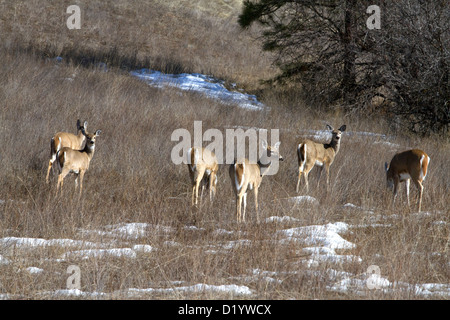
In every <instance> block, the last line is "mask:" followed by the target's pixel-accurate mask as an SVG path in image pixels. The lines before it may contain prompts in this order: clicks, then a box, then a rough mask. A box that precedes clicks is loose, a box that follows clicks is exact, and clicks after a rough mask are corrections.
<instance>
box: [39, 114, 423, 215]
mask: <svg viewBox="0 0 450 320" xmlns="http://www.w3.org/2000/svg"><path fill="white" fill-rule="evenodd" d="M327 129H329V130H331V135H332V137H331V141H330V142H329V143H317V142H314V141H311V140H303V141H301V142H300V143H299V144H298V145H297V156H298V180H297V187H296V191H297V193H298V192H299V185H300V179H301V177H302V175H303V176H304V179H305V187H306V191H307V192H308V190H309V185H308V174H309V172H310V171H311V169H312V168H313V167H314V166H318V167H319V168H320V171H319V181H320V175H321V172H322V170H323V168H325V172H326V177H327V189H328V186H329V171H330V166H331V165H332V163H333V161H334V159H335V157H336V155H337V153H338V152H339V148H340V142H341V136H342V132H344V131H345V129H346V126H345V125H343V126H341V127H340V128H339V129H337V130H335V129H333V128H332V127H331V126H329V125H327ZM77 131H78V134H77V135H74V134H71V133H67V132H59V133H57V134H56V135H55V136H54V137H53V138H52V139H51V158H50V161H49V164H48V169H47V177H46V181H47V183H48V182H49V174H50V170H51V169H52V166H53V163H54V162H55V161H56V163H57V167H58V169H59V176H58V183H57V189H56V190H57V191H56V192H57V194H58V191H59V190H60V188H62V186H63V181H64V178H65V177H66V176H67V175H68V174H69V173H74V174H75V175H77V178H78V176H79V178H80V188H79V189H80V190H79V195H80V196H81V192H82V188H83V177H84V174H85V172H86V170H88V169H89V163H90V162H91V160H92V157H93V156H94V150H95V140H96V138H97V137H98V136H99V134H100V133H101V130H97V131H96V132H95V133H93V134H90V133H88V132H87V121H85V122H84V123H83V125H81V122H80V120H78V121H77ZM83 145H84V147H83ZM279 148H280V142H277V143H276V144H275V145H274V146H269V145H267V142H266V141H265V140H263V141H262V150H263V152H262V156H261V157H260V159H259V161H258V162H257V163H251V162H250V161H249V160H248V159H247V158H243V159H237V160H235V162H234V164H232V165H230V167H229V174H230V178H231V184H232V187H233V190H234V193H235V196H236V216H237V220H238V222H240V221H241V220H242V221H245V208H246V206H247V190H249V189H250V190H252V189H253V192H254V200H255V208H256V213H257V220H259V216H258V189H259V187H260V185H261V181H262V178H263V176H264V174H265V172H266V170H268V168H269V167H270V166H271V162H270V159H277V158H278V160H279V161H283V157H282V156H281V155H280V151H279ZM263 158H264V159H263ZM187 163H188V169H189V175H190V177H191V182H192V200H191V201H192V206H195V205H197V204H198V198H199V190H200V189H201V190H200V192H201V193H203V190H204V189H208V190H209V196H210V201H212V200H213V199H214V196H215V194H216V185H217V173H218V170H219V162H218V160H217V157H216V155H215V154H214V153H213V152H212V151H210V150H209V149H207V148H199V147H193V148H190V149H189V151H188V159H187ZM429 163H430V157H429V156H428V155H427V154H426V153H425V152H423V151H422V150H419V149H412V150H408V151H404V152H401V153H398V154H396V155H395V156H394V157H393V158H392V160H391V162H390V164H389V165H388V164H387V163H385V169H386V179H387V185H388V187H389V188H391V189H393V195H394V196H393V203H394V201H395V198H396V196H397V191H398V185H399V183H400V182H405V184H406V196H407V200H408V205H409V184H410V180H412V181H413V183H414V184H415V185H416V187H417V189H418V191H419V196H418V209H419V211H420V210H421V205H422V193H423V185H422V183H423V180H424V179H425V177H426V175H427V169H428V164H429ZM77 178H76V179H75V189H76V188H77V185H78V182H77ZM242 206H243V209H244V211H243V213H242V212H241V208H242Z"/></svg>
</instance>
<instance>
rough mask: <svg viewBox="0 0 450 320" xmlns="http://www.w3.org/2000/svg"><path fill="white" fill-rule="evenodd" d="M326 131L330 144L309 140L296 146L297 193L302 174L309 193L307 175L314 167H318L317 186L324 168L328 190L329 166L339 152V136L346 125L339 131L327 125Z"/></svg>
mask: <svg viewBox="0 0 450 320" xmlns="http://www.w3.org/2000/svg"><path fill="white" fill-rule="evenodd" d="M327 129H329V130H331V141H330V143H316V142H314V141H311V140H305V141H303V142H301V143H299V144H298V146H297V156H298V180H297V188H296V191H297V193H298V189H299V184H300V178H301V177H302V174H304V176H305V185H306V192H308V191H309V185H308V174H309V172H310V171H311V169H312V168H313V167H314V166H315V165H316V166H319V167H320V171H319V178H318V181H317V185H319V182H320V176H321V174H322V170H323V168H324V167H325V171H326V174H327V190H328V186H329V182H330V181H329V179H330V166H331V164H332V163H333V161H334V158H335V157H336V155H337V153H338V152H339V148H340V144H341V135H342V132H344V131H345V129H346V125H342V126H341V127H340V128H339V129H337V130H334V129H333V127H331V126H330V125H328V124H327Z"/></svg>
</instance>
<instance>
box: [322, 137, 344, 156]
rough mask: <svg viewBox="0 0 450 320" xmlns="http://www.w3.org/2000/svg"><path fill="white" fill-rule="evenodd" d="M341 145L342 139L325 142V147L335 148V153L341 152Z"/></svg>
mask: <svg viewBox="0 0 450 320" xmlns="http://www.w3.org/2000/svg"><path fill="white" fill-rule="evenodd" d="M340 146H341V143H340V140H335V139H333V140H331V141H330V143H327V144H324V145H323V147H324V148H325V149H330V148H331V149H333V150H334V153H338V152H339V148H340Z"/></svg>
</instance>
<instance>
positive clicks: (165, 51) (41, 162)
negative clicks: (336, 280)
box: [0, 1, 450, 299]
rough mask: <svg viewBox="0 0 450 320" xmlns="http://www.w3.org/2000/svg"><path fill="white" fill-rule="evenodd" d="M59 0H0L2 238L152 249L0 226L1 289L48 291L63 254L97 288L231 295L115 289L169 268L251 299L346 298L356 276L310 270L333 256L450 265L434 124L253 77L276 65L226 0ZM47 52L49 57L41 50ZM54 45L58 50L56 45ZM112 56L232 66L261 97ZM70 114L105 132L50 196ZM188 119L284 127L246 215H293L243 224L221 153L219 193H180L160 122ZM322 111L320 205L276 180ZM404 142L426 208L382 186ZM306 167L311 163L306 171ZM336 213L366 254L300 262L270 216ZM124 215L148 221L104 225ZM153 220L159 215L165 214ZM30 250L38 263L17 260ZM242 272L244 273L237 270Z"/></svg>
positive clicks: (154, 284)
mask: <svg viewBox="0 0 450 320" xmlns="http://www.w3.org/2000/svg"><path fill="white" fill-rule="evenodd" d="M68 3H69V2H67V1H66V2H63V3H62V4H58V5H53V4H52V5H46V6H43V5H41V4H42V1H14V2H13V3H12V2H11V3H10V2H8V3H2V4H0V6H3V8H2V10H1V13H0V14H1V17H0V18H1V20H2V25H1V28H2V31H1V32H2V35H5V41H4V42H3V45H2V47H1V48H0V61H2V62H1V66H0V110H1V112H0V146H1V151H0V163H1V173H0V199H1V200H2V202H1V203H0V240H1V239H4V238H6V237H23V238H27V237H31V238H42V239H76V240H84V241H90V242H93V243H102V244H108V243H111V245H114V247H115V248H121V247H123V248H125V247H130V246H134V245H137V244H139V245H149V246H151V247H152V248H157V250H156V251H151V252H150V253H138V255H137V257H136V258H135V259H127V258H124V257H100V258H98V257H95V258H90V259H82V258H80V257H77V256H74V257H72V256H67V257H66V258H65V259H63V261H58V260H56V259H60V258H61V256H63V255H64V254H66V253H67V252H68V251H70V250H80V249H83V246H77V247H76V249H72V248H65V247H61V246H54V245H53V246H52V245H49V246H42V247H38V248H34V249H27V248H26V247H25V248H23V247H20V246H16V245H6V244H5V243H3V242H2V244H0V256H2V257H4V258H6V259H8V260H9V261H10V263H8V264H0V294H1V295H8V296H10V297H12V298H27V299H43V298H48V297H52V296H51V294H50V293H49V292H51V291H54V290H57V289H65V288H66V279H67V276H68V275H67V274H66V269H67V267H68V265H71V264H75V265H78V266H79V267H80V269H81V270H82V272H81V290H82V291H84V292H103V293H107V294H110V296H108V297H110V298H134V297H136V298H153V299H154V298H171V299H186V298H187V299H195V298H202V299H205V298H208V299H209V298H211V299H216V298H224V299H228V298H235V296H233V295H231V294H227V293H210V292H208V291H207V292H198V293H195V294H192V293H186V292H165V291H161V292H150V293H147V294H143V295H137V296H133V295H131V294H130V292H129V291H128V289H129V288H138V289H139V288H141V289H144V288H173V287H174V286H175V283H176V281H180V282H181V283H182V284H183V285H193V284H197V283H207V284H215V285H221V284H230V283H233V284H244V285H246V286H248V287H250V288H251V290H252V291H253V293H254V294H253V295H252V296H251V298H258V299H316V298H318V299H329V298H346V299H347V298H359V296H358V295H357V294H355V293H352V291H351V290H350V291H348V292H346V293H340V292H334V291H330V290H329V289H327V288H328V287H329V286H331V285H333V281H332V280H330V279H329V278H327V277H324V276H323V273H315V272H311V271H324V272H325V271H326V270H329V269H330V268H334V269H337V270H340V271H346V272H349V273H352V274H361V273H364V272H365V271H366V269H367V267H368V266H369V265H373V264H376V265H379V266H380V268H381V271H382V275H383V276H384V277H386V278H387V279H389V280H390V281H391V282H394V281H404V282H407V283H410V284H416V283H430V282H433V283H448V282H449V278H450V275H449V265H448V248H449V236H450V234H449V228H448V225H449V215H448V208H449V207H450V202H449V197H448V189H449V181H450V176H449V171H448V170H447V167H448V159H449V158H450V148H449V145H448V141H447V140H446V139H447V138H446V137H443V138H440V137H433V138H426V139H419V138H416V137H412V136H402V135H401V134H399V135H395V136H393V135H392V132H390V131H389V129H388V128H387V126H386V125H384V123H383V121H382V120H380V119H372V118H364V117H362V116H359V115H355V114H353V115H350V116H349V115H342V114H323V113H320V112H319V111H316V110H312V109H310V108H309V107H308V105H307V103H305V102H302V101H300V100H299V99H298V92H296V90H292V91H289V90H287V89H285V90H284V89H277V88H263V87H259V86H258V85H257V79H262V78H265V76H266V75H267V74H269V73H270V72H271V67H270V65H269V63H268V62H267V60H266V59H265V58H264V57H263V55H262V54H261V53H260V52H259V50H258V49H257V45H253V44H252V43H251V37H249V35H242V34H241V33H240V31H239V29H238V27H237V24H236V22H234V21H235V18H236V15H234V16H230V17H225V18H223V17H214V16H211V15H210V14H209V13H207V12H204V11H201V10H198V11H196V10H194V9H191V8H188V7H185V8H184V9H182V8H180V7H178V6H176V5H174V4H172V6H173V8H172V9H170V8H169V6H166V5H165V4H162V2H145V6H144V2H140V1H133V2H128V1H89V2H87V1H86V2H80V3H82V5H81V6H85V7H84V8H85V9H84V10H85V11H84V12H85V18H84V19H85V20H84V22H83V27H82V29H81V30H77V31H73V32H71V31H70V30H67V29H65V28H64V27H61V26H60V25H61V24H64V23H65V20H64V17H65V15H64V12H65V8H66V7H67V5H68ZM149 3H152V4H149ZM48 48H50V51H46V50H47V49H48ZM111 48H115V50H117V51H115V52H114V54H109V57H111V58H114V57H116V58H117V63H112V62H111V63H109V62H110V61H105V62H106V63H107V64H108V66H110V67H109V68H108V70H107V71H105V70H103V69H101V68H98V67H96V66H95V63H92V64H82V63H81V62H80V61H81V60H80V59H81V57H86V59H89V58H92V57H99V58H98V59H99V60H98V61H93V62H100V57H101V58H104V57H108V52H109V53H111V51H110V49H111ZM88 53H89V54H91V55H88ZM46 54H48V57H47V58H48V59H46V58H43V57H44V56H45V55H46ZM56 55H60V56H62V57H63V61H62V62H56V61H54V60H53V59H52V58H54V56H56ZM133 59H135V60H133ZM113 60H114V59H113ZM120 61H122V62H124V61H127V62H128V61H136V63H130V64H129V65H130V66H132V67H133V66H139V65H145V64H146V63H149V65H146V67H151V68H158V67H160V68H161V69H165V70H171V71H173V70H174V69H170V68H169V67H168V66H169V65H170V66H172V68H173V66H174V62H176V64H177V65H179V66H181V70H182V71H194V72H204V73H208V74H213V75H216V76H218V77H221V78H223V79H227V80H232V81H237V82H238V83H239V85H241V86H242V87H246V88H253V89H255V88H258V89H260V90H261V91H260V93H261V94H260V96H259V97H260V99H261V100H262V101H263V102H264V103H265V104H267V105H269V106H271V109H270V110H268V111H264V112H255V111H248V110H244V109H240V108H239V107H237V106H225V105H222V104H220V103H219V102H217V101H215V100H211V99H208V98H206V97H203V96H201V95H198V94H194V93H190V92H182V93H180V91H178V90H176V89H156V88H152V87H150V86H148V85H147V84H145V83H143V82H141V81H139V80H138V79H136V78H134V77H132V76H131V75H130V74H129V73H128V72H127V71H128V70H127V69H125V68H124V66H123V65H122V66H121V63H119V62H120ZM120 67H122V68H120ZM77 119H86V120H87V121H88V122H89V127H91V128H100V129H101V130H102V136H101V137H100V138H99V139H98V141H97V143H96V153H95V157H94V158H93V159H92V161H91V163H90V168H89V173H88V174H87V175H86V176H85V180H84V181H85V182H84V188H83V196H82V197H81V199H79V198H78V195H77V194H76V193H74V192H73V189H72V188H73V185H72V181H69V180H70V179H73V178H69V177H67V178H66V180H67V182H66V183H65V185H64V189H63V190H62V191H63V194H62V195H61V196H57V197H55V191H56V175H53V177H52V179H51V181H50V182H51V183H50V184H49V185H47V184H46V183H45V175H46V170H47V164H48V157H49V153H50V149H49V144H50V139H51V137H52V136H53V135H54V134H55V133H56V132H58V131H67V132H73V133H75V129H76V128H75V126H74V124H75V122H76V120H77ZM194 120H201V121H203V130H204V131H205V130H206V129H208V128H217V129H219V130H223V131H225V129H226V128H230V127H233V126H244V127H257V128H267V129H280V141H281V146H280V153H282V154H283V157H284V162H282V163H280V170H279V172H278V174H277V175H275V176H270V177H266V178H265V180H264V181H263V183H262V185H261V187H260V189H259V199H260V208H259V210H260V211H259V217H260V219H261V220H262V221H264V219H266V218H268V217H271V216H280V217H283V216H289V217H292V218H295V219H297V220H296V221H297V222H289V221H288V222H273V223H268V222H263V223H259V224H258V223H256V215H255V214H254V211H253V208H252V206H249V207H250V208H248V210H247V222H246V223H241V224H238V223H237V222H236V219H235V203H234V196H233V191H232V188H231V183H230V181H229V177H228V174H227V171H228V167H227V166H225V165H221V166H220V168H219V172H218V184H217V192H216V197H215V202H214V204H213V205H211V204H210V203H209V201H204V202H203V204H202V205H201V206H199V208H198V209H196V210H194V209H192V208H191V192H192V189H191V185H190V181H189V176H188V172H187V169H186V166H185V165H179V166H176V165H174V164H173V163H172V162H171V159H170V152H171V150H172V148H173V146H174V145H175V143H176V142H173V141H171V140H170V136H171V133H172V132H173V130H175V129H177V128H186V129H188V130H189V131H192V129H193V123H194ZM326 123H329V124H331V125H335V126H336V125H338V124H341V123H346V124H347V131H346V132H345V133H343V140H342V144H341V147H340V151H339V154H338V155H337V156H336V159H335V161H334V163H333V170H332V172H331V177H330V188H329V191H328V192H326V188H323V186H324V185H322V186H320V187H319V188H318V189H315V188H311V190H310V192H309V195H311V196H314V197H315V198H316V199H317V200H318V201H319V203H320V204H319V205H317V206H312V205H308V204H304V203H301V204H297V203H292V202H290V201H289V200H288V198H290V197H293V196H296V195H297V194H296V192H295V186H296V181H297V170H298V168H297V156H296V145H297V141H298V140H299V138H300V137H303V136H305V132H304V131H302V130H307V129H324V128H325V124H326ZM358 132H362V133H364V132H372V133H377V134H379V135H364V134H357V133H358ZM410 147H417V148H420V149H422V150H424V151H425V152H427V154H428V155H429V156H430V157H431V159H432V162H431V163H430V167H429V172H428V175H427V178H426V180H425V182H424V186H425V192H424V196H423V203H422V209H423V210H424V211H426V214H417V213H414V212H415V211H414V209H411V210H410V209H408V207H407V205H406V199H405V198H404V197H403V195H402V194H399V198H398V201H397V202H396V207H395V208H391V207H390V201H389V200H390V196H391V194H390V193H389V192H388V191H387V190H385V185H386V181H385V179H386V178H385V172H384V168H383V165H384V162H385V161H388V160H389V159H391V158H392V155H393V154H395V153H396V152H398V151H402V150H404V149H405V150H406V149H407V148H410ZM314 178H315V177H314V170H313V171H312V174H311V175H310V180H311V182H312V185H314V182H315V181H314ZM300 192H301V193H302V192H303V191H302V186H301V188H300ZM411 195H412V197H414V196H416V193H415V192H414V191H412V193H411ZM249 201H250V203H252V198H251V196H250V198H249ZM347 203H351V204H354V205H356V206H359V207H362V208H367V210H372V211H373V213H372V214H370V213H366V212H364V211H361V210H353V209H352V208H351V207H348V206H344V205H345V204H347ZM337 221H343V222H346V223H348V224H349V225H351V226H353V227H352V228H351V229H350V232H349V233H347V234H346V235H343V236H344V237H345V238H346V239H348V240H349V241H351V242H353V243H355V244H356V247H355V248H354V249H349V250H345V252H342V254H352V255H356V256H359V257H361V259H362V261H363V263H358V262H356V261H348V262H344V263H338V264H336V265H335V264H327V263H324V264H320V265H319V266H318V267H315V268H312V269H311V268H308V267H306V266H305V264H303V262H304V261H305V259H308V256H309V255H308V254H307V253H305V252H304V251H302V245H301V244H298V243H297V242H295V241H287V242H283V244H281V243H280V242H278V241H276V240H280V236H279V233H278V231H279V230H282V229H285V228H288V227H293V226H298V225H302V226H309V225H322V224H326V223H329V222H337ZM131 222H132V223H145V224H146V225H145V231H146V232H147V233H146V236H145V237H139V238H137V239H134V238H131V239H130V238H127V237H126V236H124V237H123V238H120V237H119V238H115V239H112V238H111V237H110V236H109V235H108V232H109V231H110V230H111V228H112V227H113V226H117V225H121V224H125V223H131ZM378 224H379V226H378ZM164 228H167V229H168V230H169V231H167V232H163V229H164ZM99 230H100V231H102V232H98V231H99ZM218 230H225V231H229V232H218ZM231 243H233V244H235V245H234V246H230V244H231ZM212 251H214V252H212ZM31 266H34V267H39V268H42V269H43V270H44V272H42V273H39V274H30V273H28V272H26V268H28V267H31ZM258 270H259V271H258ZM265 271H267V272H269V274H270V272H273V273H275V274H276V275H277V276H276V278H277V280H280V281H273V282H272V281H268V277H267V276H266V274H265V273H264V272H265ZM249 276H251V280H246V279H247V278H248V277H249ZM88 298H89V297H88ZM94 298H98V297H95V296H94ZM100 298H101V297H100ZM363 298H374V299H376V298H393V299H405V298H408V299H409V298H423V297H422V296H417V295H415V293H414V291H413V290H404V291H402V290H400V291H394V292H388V293H384V292H383V291H377V290H374V291H370V290H368V291H367V292H366V295H365V296H363ZM432 298H435V296H432ZM436 298H442V297H441V296H437V297H436Z"/></svg>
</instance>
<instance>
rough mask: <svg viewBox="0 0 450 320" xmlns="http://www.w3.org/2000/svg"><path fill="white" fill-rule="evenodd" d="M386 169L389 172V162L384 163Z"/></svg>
mask: <svg viewBox="0 0 450 320" xmlns="http://www.w3.org/2000/svg"><path fill="white" fill-rule="evenodd" d="M384 170H385V171H386V172H387V171H388V170H389V165H388V163H387V162H385V163H384Z"/></svg>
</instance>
